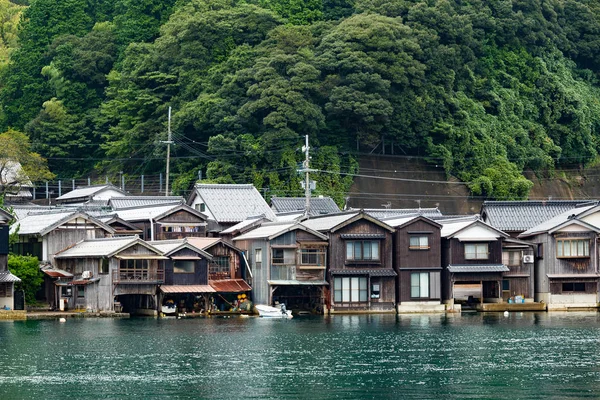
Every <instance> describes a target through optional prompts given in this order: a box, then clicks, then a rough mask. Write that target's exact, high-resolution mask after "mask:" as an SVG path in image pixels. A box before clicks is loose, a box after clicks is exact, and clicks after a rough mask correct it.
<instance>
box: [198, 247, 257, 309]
mask: <svg viewBox="0 0 600 400" xmlns="http://www.w3.org/2000/svg"><path fill="white" fill-rule="evenodd" d="M187 240H188V242H189V243H191V244H192V245H193V246H195V247H196V248H199V249H201V250H203V251H205V252H207V253H208V254H210V255H211V256H212V259H211V260H210V261H209V262H208V284H209V285H210V286H211V287H212V288H213V290H214V295H213V297H212V300H213V303H214V307H213V310H212V311H213V312H214V311H226V310H230V309H231V308H232V305H233V304H234V303H235V302H236V300H238V298H239V297H243V298H247V299H248V300H250V296H251V293H250V291H251V290H252V286H251V282H252V272H251V271H250V266H249V265H248V261H247V260H246V257H245V255H244V253H243V252H242V250H241V249H239V248H237V247H236V246H234V245H233V244H231V243H229V242H227V241H225V240H223V239H222V238H218V237H203V238H200V237H193V238H188V239H187Z"/></svg>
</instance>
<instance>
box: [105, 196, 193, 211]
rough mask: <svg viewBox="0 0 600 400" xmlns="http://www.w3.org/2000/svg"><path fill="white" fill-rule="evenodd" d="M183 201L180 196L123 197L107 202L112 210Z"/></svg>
mask: <svg viewBox="0 0 600 400" xmlns="http://www.w3.org/2000/svg"><path fill="white" fill-rule="evenodd" d="M184 203H185V199H184V198H183V197H181V196H125V197H113V198H112V199H110V200H109V201H108V204H109V206H110V207H111V208H112V209H113V210H121V209H124V208H133V207H145V206H152V205H158V204H162V205H164V204H173V205H177V204H184Z"/></svg>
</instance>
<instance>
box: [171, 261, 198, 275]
mask: <svg viewBox="0 0 600 400" xmlns="http://www.w3.org/2000/svg"><path fill="white" fill-rule="evenodd" d="M195 270H196V269H195V265H194V261H192V260H178V261H175V262H174V263H173V273H175V274H193V273H194V271H195Z"/></svg>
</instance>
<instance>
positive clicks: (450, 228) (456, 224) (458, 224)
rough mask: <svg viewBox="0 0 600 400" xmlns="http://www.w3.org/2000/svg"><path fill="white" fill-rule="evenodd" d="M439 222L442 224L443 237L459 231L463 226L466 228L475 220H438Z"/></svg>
mask: <svg viewBox="0 0 600 400" xmlns="http://www.w3.org/2000/svg"><path fill="white" fill-rule="evenodd" d="M438 222H439V223H441V224H442V231H441V235H442V237H448V236H450V235H452V234H454V233H456V232H458V231H460V230H461V229H463V228H466V227H467V226H469V225H471V224H473V223H474V222H475V221H473V220H467V221H460V220H459V221H456V220H453V221H438Z"/></svg>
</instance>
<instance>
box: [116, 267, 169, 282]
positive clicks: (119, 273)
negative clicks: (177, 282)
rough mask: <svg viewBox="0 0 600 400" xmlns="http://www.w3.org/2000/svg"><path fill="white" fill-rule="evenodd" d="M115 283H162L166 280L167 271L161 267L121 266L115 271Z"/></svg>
mask: <svg viewBox="0 0 600 400" xmlns="http://www.w3.org/2000/svg"><path fill="white" fill-rule="evenodd" d="M112 278H113V283H120V284H160V283H164V281H165V271H164V270H163V269H162V268H161V269H129V268H119V269H117V270H114V271H113V275H112Z"/></svg>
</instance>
